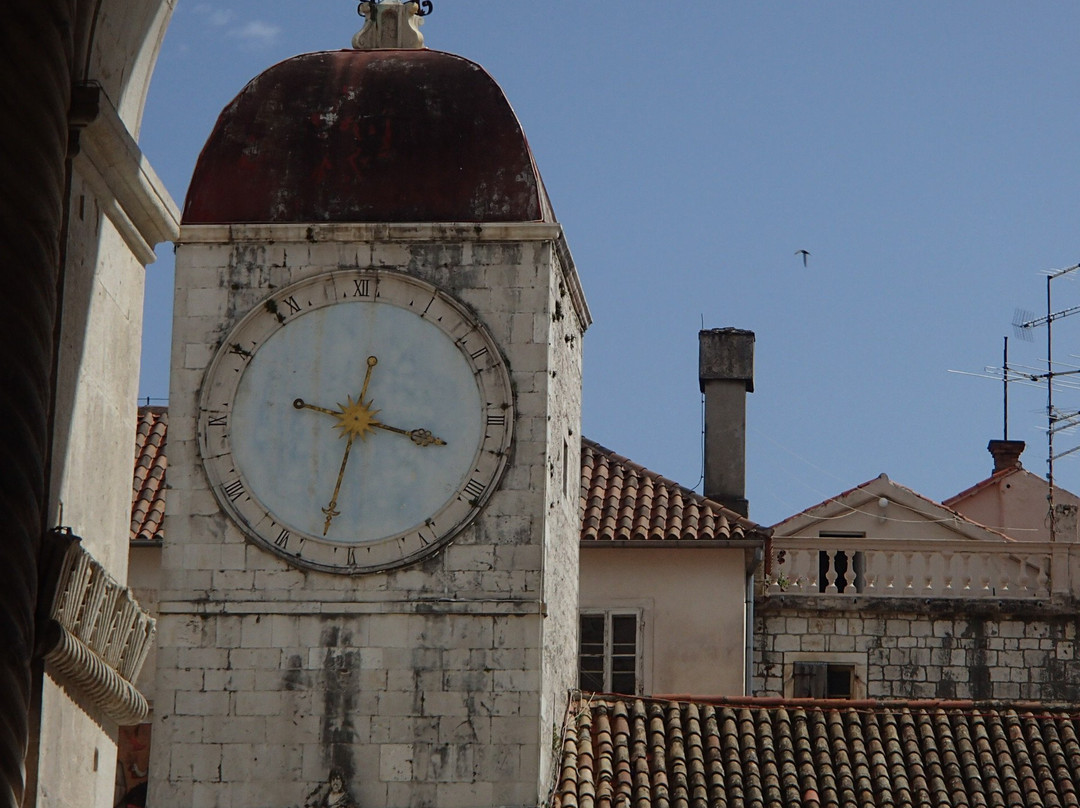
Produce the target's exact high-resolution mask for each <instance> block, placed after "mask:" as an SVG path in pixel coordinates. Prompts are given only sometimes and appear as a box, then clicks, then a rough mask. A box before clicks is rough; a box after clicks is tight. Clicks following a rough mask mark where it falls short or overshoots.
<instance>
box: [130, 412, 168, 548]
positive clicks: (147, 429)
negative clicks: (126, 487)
mask: <svg viewBox="0 0 1080 808" xmlns="http://www.w3.org/2000/svg"><path fill="white" fill-rule="evenodd" d="M168 425H169V413H168V410H167V409H166V408H165V407H140V408H139V425H138V429H137V430H136V432H135V474H134V477H133V479H132V483H131V537H130V538H131V540H132V541H150V540H153V541H161V540H162V539H164V538H165V527H164V519H165V469H166V466H167V461H166V457H165V433H166V430H167V428H168Z"/></svg>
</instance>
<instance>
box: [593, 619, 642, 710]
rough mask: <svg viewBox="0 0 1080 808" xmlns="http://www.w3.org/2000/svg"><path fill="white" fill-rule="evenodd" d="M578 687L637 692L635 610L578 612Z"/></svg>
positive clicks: (637, 623)
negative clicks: (579, 621)
mask: <svg viewBox="0 0 1080 808" xmlns="http://www.w3.org/2000/svg"><path fill="white" fill-rule="evenodd" d="M580 620H581V624H580V643H581V645H580V652H579V655H578V687H580V688H581V689H582V690H590V691H594V692H597V693H623V694H627V695H636V694H638V693H640V692H641V675H640V667H641V666H640V662H641V658H640V652H639V649H640V647H641V641H640V629H641V619H640V615H639V613H638V612H636V611H629V612H627V611H620V612H611V611H589V612H582V613H581V615H580Z"/></svg>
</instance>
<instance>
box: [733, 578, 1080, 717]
mask: <svg viewBox="0 0 1080 808" xmlns="http://www.w3.org/2000/svg"><path fill="white" fill-rule="evenodd" d="M800 600H802V601H803V602H802V603H800V602H799V601H800ZM805 600H806V598H802V599H799V598H797V597H783V596H782V597H778V598H769V599H767V600H765V601H764V602H763V601H762V600H761V599H759V601H758V604H757V614H756V620H755V626H754V633H755V636H754V695H758V696H783V695H790V692H791V691H790V687H791V682H790V676H791V662H792V661H793V659H795V658H797V659H798V660H799V661H811V660H816V661H824V662H829V661H836V662H841V663H844V664H851V663H854V664H855V665H856V672H857V674H858V675H861V676H863V677H864V680H863V681H862V682H861V692H858V693H857V695H861V696H863V697H866V698H871V699H881V698H919V699H921V698H937V699H977V700H981V699H1024V700H1027V699H1038V700H1046V701H1077V700H1080V653H1078V650H1080V649H1078V643H1077V629H1078V623H1080V615H1078V614H1077V610H1076V609H1075V608H1072V609H1070V608H1069V607H1067V606H1064V605H1063V606H1061V607H1053V606H1048V605H1041V604H1034V603H1031V604H1015V603H1009V602H1008V601H991V602H987V601H952V600H935V601H925V600H917V601H901V602H893V601H887V602H883V601H881V600H879V601H877V602H868V599H862V600H860V601H850V600H848V601H845V600H844V599H842V598H829V599H828V601H829V604H828V605H822V606H820V607H817V608H808V607H807V606H806V605H805ZM815 600H818V599H817V598H815ZM823 600H824V599H823ZM860 665H861V666H863V667H862V668H861V669H860V667H859V666H860Z"/></svg>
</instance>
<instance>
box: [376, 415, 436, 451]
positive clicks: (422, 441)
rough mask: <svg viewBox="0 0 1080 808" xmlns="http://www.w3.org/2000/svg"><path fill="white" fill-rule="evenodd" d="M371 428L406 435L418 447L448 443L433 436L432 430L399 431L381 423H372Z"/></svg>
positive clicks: (394, 427)
mask: <svg viewBox="0 0 1080 808" xmlns="http://www.w3.org/2000/svg"><path fill="white" fill-rule="evenodd" d="M371 426H373V427H377V428H378V429H385V430H386V431H387V432H396V433H397V434H399V435H405V436H406V437H407V438H408V439H409V440H411V441H412V442H413V443H415V444H416V445H417V446H445V445H446V441H444V440H443V439H442V438H437V437H435V436H434V435H432V434H431V430H430V429H398V428H397V427H396V426H390V425H388V424H384V423H381V422H379V421H372V422H371Z"/></svg>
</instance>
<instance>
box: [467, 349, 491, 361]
mask: <svg viewBox="0 0 1080 808" xmlns="http://www.w3.org/2000/svg"><path fill="white" fill-rule="evenodd" d="M487 352H488V349H487V348H481V349H480V350H478V351H473V352H472V353H471V354H469V356H471V357H472V358H473V360H474V361H477V360H479V359H480V357H481V356H483V355H484V354H486V353H487Z"/></svg>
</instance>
